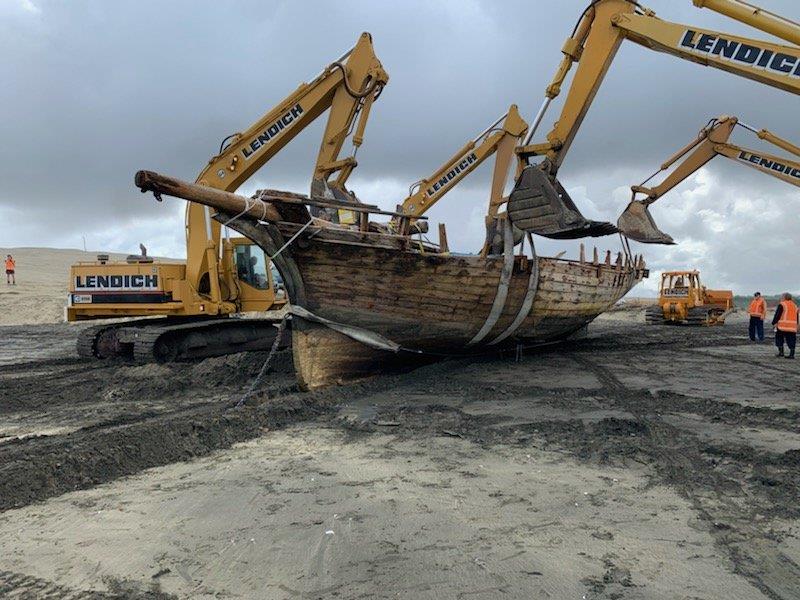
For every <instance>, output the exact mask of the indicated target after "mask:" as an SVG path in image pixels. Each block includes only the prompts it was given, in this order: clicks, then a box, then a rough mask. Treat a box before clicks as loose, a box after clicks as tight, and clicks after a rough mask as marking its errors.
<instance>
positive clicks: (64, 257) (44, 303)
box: [0, 248, 173, 326]
mask: <svg viewBox="0 0 800 600" xmlns="http://www.w3.org/2000/svg"><path fill="white" fill-rule="evenodd" d="M135 250H136V251H137V252H138V248H136V249H135ZM7 254H11V255H12V256H13V257H14V260H15V261H16V264H17V269H16V271H17V272H16V276H17V285H15V286H8V285H6V278H5V271H3V277H2V279H1V280H0V326H3V325H31V324H38V323H59V322H62V321H63V320H64V307H65V306H66V302H67V289H68V284H69V268H70V266H71V265H72V264H73V263H76V262H81V261H94V260H95V259H96V257H97V254H98V253H97V252H82V251H80V250H61V249H55V248H0V257H2V258H3V260H5V257H6V255H7ZM109 256H110V257H111V259H112V260H124V259H125V257H126V256H127V255H125V254H113V253H112V254H110V255H109ZM158 260H167V261H170V260H173V259H164V258H159V259H158Z"/></svg>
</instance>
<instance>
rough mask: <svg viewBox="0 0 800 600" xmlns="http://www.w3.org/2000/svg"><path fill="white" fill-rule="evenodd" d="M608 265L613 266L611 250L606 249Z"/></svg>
mask: <svg viewBox="0 0 800 600" xmlns="http://www.w3.org/2000/svg"><path fill="white" fill-rule="evenodd" d="M606 265H608V266H609V267H610V266H611V250H606Z"/></svg>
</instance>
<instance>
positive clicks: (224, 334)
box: [77, 318, 291, 363]
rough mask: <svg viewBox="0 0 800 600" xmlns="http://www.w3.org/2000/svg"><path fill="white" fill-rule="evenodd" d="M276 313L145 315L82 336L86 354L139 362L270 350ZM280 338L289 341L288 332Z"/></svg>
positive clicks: (80, 344) (82, 353) (81, 353)
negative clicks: (210, 316)
mask: <svg viewBox="0 0 800 600" xmlns="http://www.w3.org/2000/svg"><path fill="white" fill-rule="evenodd" d="M279 322H280V321H279V320H277V319H240V318H219V319H202V320H193V321H190V322H188V323H187V322H186V321H185V319H182V320H180V321H171V320H169V319H141V320H137V321H127V322H125V323H115V324H113V325H100V326H97V327H91V328H89V329H87V330H85V331H83V332H82V333H81V335H80V336H79V339H78V344H77V349H78V355H79V356H82V357H85V358H101V359H103V358H128V359H133V360H134V361H136V362H140V363H146V362H159V363H164V362H174V361H182V360H192V359H201V358H208V357H211V356H222V355H225V354H233V353H237V352H249V351H257V350H268V349H269V348H270V347H271V346H272V344H273V342H274V341H275V337H276V335H277V334H278V329H277V325H278V323H279ZM283 338H284V339H282V340H281V342H280V344H282V345H283V346H284V347H285V346H287V345H288V344H289V343H290V340H291V336H288V335H284V336H283Z"/></svg>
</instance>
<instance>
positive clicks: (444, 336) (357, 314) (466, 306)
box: [251, 224, 645, 388]
mask: <svg viewBox="0 0 800 600" xmlns="http://www.w3.org/2000/svg"><path fill="white" fill-rule="evenodd" d="M281 229H282V230H283V238H284V239H289V237H290V236H291V235H292V234H293V232H294V231H296V229H297V228H296V226H289V225H288V224H285V225H284V226H283V227H281ZM251 237H252V236H251ZM342 237H343V238H348V239H339V237H338V235H337V230H336V229H328V230H325V231H324V233H323V234H322V235H318V236H310V237H308V238H307V239H304V238H301V239H300V241H299V242H298V243H296V244H295V245H294V246H293V247H292V248H291V251H290V257H291V261H292V263H293V264H294V265H295V266H296V271H297V272H298V273H299V274H300V281H295V282H294V284H295V287H296V288H298V289H299V290H301V291H302V294H298V296H302V302H303V304H302V305H303V307H304V308H306V309H308V310H309V311H311V312H312V313H313V314H314V315H316V316H318V317H322V318H323V319H327V320H329V321H332V322H335V323H340V324H345V325H349V326H355V327H358V328H361V329H364V330H368V331H370V332H373V333H377V334H379V335H381V336H383V337H385V338H387V339H389V340H391V341H393V342H395V343H397V344H399V346H401V347H402V348H403V350H401V351H400V353H399V354H400V355H401V357H402V356H405V358H406V359H408V358H409V357H413V356H414V355H415V354H416V353H424V354H425V353H427V354H430V355H434V356H435V355H440V354H458V353H468V352H481V351H484V352H485V351H486V349H487V346H489V347H494V348H498V349H500V348H503V347H509V346H516V345H534V344H538V343H543V342H549V341H553V340H558V339H563V338H566V337H568V336H570V335H571V334H573V333H575V332H577V331H579V330H580V329H582V328H583V327H584V326H585V325H586V324H588V323H589V322H590V321H592V320H593V319H595V318H596V317H597V316H598V315H600V314H601V313H603V312H604V311H606V310H608V309H609V308H610V307H611V306H612V305H613V304H614V303H616V302H617V301H618V300H619V299H620V298H622V297H623V296H624V295H625V294H626V293H627V292H628V291H629V290H630V289H631V288H632V287H633V286H634V285H636V284H637V283H638V282H639V281H640V280H641V279H642V277H643V276H644V273H645V272H644V269H643V268H642V267H643V265H635V264H633V263H631V262H629V261H624V262H623V261H620V262H617V263H614V262H611V261H608V263H605V262H602V263H601V262H593V261H590V262H587V261H585V260H584V261H573V260H564V259H556V258H545V257H539V258H537V259H536V265H537V266H538V277H537V278H536V280H537V285H536V291H535V299H534V300H533V304H532V306H531V307H530V309H529V310H528V311H527V312H526V313H525V315H526V316H525V317H524V319H522V320H521V322H520V323H519V324H518V326H517V327H516V328H515V329H514V331H513V333H512V334H510V335H508V336H507V337H505V338H504V339H502V340H500V341H497V340H498V337H499V336H501V334H502V333H504V332H505V331H506V330H507V329H508V328H509V326H511V324H512V323H513V322H514V321H515V320H517V319H518V314H519V312H520V309H522V308H523V304H524V302H525V298H526V292H527V290H528V288H529V286H530V280H531V271H532V269H534V268H535V266H534V262H533V260H532V259H529V258H527V257H523V256H517V257H514V263H513V265H514V266H513V270H512V274H511V278H510V280H509V284H508V293H507V297H506V299H505V302H504V303H503V304H502V310H501V312H500V314H499V317H498V318H497V320H496V323H494V325H493V326H492V327H491V328H490V329H489V330H488V332H487V333H486V334H485V335H484V337H483V338H482V340H481V341H480V342H479V343H476V344H474V345H470V341H471V340H473V338H474V337H475V335H476V333H477V332H478V331H479V330H481V328H482V327H483V326H484V324H485V323H486V321H487V318H488V317H489V315H490V313H491V311H492V307H493V304H494V303H495V298H496V296H497V294H498V284H499V281H500V278H501V271H502V268H503V262H504V259H503V257H502V256H489V257H480V256H458V255H443V254H436V253H423V252H421V251H420V250H419V249H418V248H417V249H415V247H414V246H413V244H411V245H409V246H408V248H407V249H398V248H395V247H393V245H392V241H393V240H390V239H389V238H390V236H386V240H384V241H385V242H386V243H385V244H381V243H380V242H381V240H380V239H379V237H378V236H375V235H370V241H371V243H369V244H368V243H354V242H353V241H352V232H347V233H346V234H344V235H343V236H342ZM256 241H257V240H256ZM273 247H274V246H273ZM290 302H294V303H295V304H297V300H293V299H292V298H290ZM293 332H294V333H293V349H294V350H293V352H294V358H295V367H296V369H297V372H298V376H299V379H300V382H301V385H303V387H305V388H314V387H320V386H323V385H328V384H330V383H333V382H341V381H346V380H349V379H354V378H359V377H363V376H365V375H367V374H370V373H374V372H375V371H376V370H379V369H381V368H382V367H383V366H385V365H386V364H387V363H388V362H394V361H395V360H396V359H397V355H396V354H393V353H391V352H386V351H382V350H376V349H374V348H371V347H368V346H366V345H364V344H362V343H360V342H356V341H354V340H353V339H351V338H349V337H348V336H346V335H343V334H341V333H339V332H337V331H334V330H332V329H330V328H329V327H326V326H324V325H320V324H318V323H312V322H309V321H307V320H305V319H302V318H297V317H295V326H294V327H293Z"/></svg>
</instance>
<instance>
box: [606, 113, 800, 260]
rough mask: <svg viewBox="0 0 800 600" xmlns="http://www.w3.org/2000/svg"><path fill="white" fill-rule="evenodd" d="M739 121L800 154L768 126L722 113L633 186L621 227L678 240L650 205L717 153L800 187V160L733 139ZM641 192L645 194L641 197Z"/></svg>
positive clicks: (641, 235)
mask: <svg viewBox="0 0 800 600" xmlns="http://www.w3.org/2000/svg"><path fill="white" fill-rule="evenodd" d="M737 125H739V126H741V127H744V128H745V129H747V130H749V131H751V132H753V133H755V134H756V135H757V136H758V137H759V138H760V139H762V140H765V141H768V142H770V143H772V144H774V145H776V146H778V147H780V148H783V149H784V150H787V151H789V152H791V153H792V154H794V155H795V156H800V148H798V147H797V146H795V145H794V144H792V143H791V142H789V141H787V140H784V139H782V138H780V137H778V136H777V135H775V134H773V133H771V132H769V131H767V130H766V129H760V130H758V129H755V128H753V127H750V126H749V125H746V124H744V123H741V122H740V121H739V120H738V119H737V118H736V117H729V116H722V117H718V118H716V119H712V120H711V121H709V123H708V125H706V126H705V127H704V128H703V129H701V130H700V133H699V134H698V136H697V137H696V138H695V139H694V140H692V141H691V142H690V143H689V144H687V145H686V146H684V147H683V148H681V149H680V150H679V151H678V152H676V153H675V154H673V155H672V156H671V157H670V158H669V159H667V160H666V161H665V162H664V163H663V164H662V165H661V167H660V168H659V170H658V171H656V172H655V173H654V174H653V175H651V176H650V177H648V178H647V179H646V180H645V181H644V182H643V183H641V184H640V185H634V186H631V191H632V192H633V195H632V198H631V202H630V204H629V205H628V207H627V208H626V209H625V210H624V211H623V213H622V215H620V218H619V220H618V221H617V227H618V228H619V230H620V231H621V232H622V233H623V234H625V235H626V236H628V237H629V238H630V239H632V240H636V241H639V242H643V243H646V244H672V243H674V242H673V240H672V237H670V236H669V235H667V234H665V233H663V232H662V231H660V230H659V229H658V227H657V226H656V224H655V221H654V220H653V217H652V215H651V214H650V211H649V209H648V207H649V206H650V205H651V204H652V203H653V202H655V201H656V200H658V199H659V198H661V197H662V196H663V195H664V194H666V193H667V192H669V191H670V190H672V189H673V188H674V187H675V186H676V185H678V184H679V183H681V182H682V181H684V180H685V179H687V178H688V177H690V176H691V175H693V174H694V173H695V172H697V170H698V169H700V168H701V167H703V166H704V165H705V164H706V163H708V162H709V161H710V160H711V159H713V158H715V157H716V156H725V157H727V158H729V159H731V160H733V161H735V162H737V163H739V164H743V165H746V166H748V167H751V168H754V169H756V170H758V171H761V172H762V173H766V174H767V175H772V176H773V177H777V178H778V179H781V180H783V181H785V182H787V183H791V184H793V185H796V186H798V187H800V162H797V161H795V160H789V159H786V158H782V157H779V156H775V155H772V154H768V153H765V152H760V151H754V150H749V149H747V148H742V147H741V146H737V145H736V144H732V143H730V142H729V141H728V140H729V138H730V136H731V134H732V133H733V131H734V129H735V128H736V126H737ZM681 159H682V160H681ZM678 161H681V162H680V163H678ZM676 164H677V166H675V165H676ZM672 167H674V169H673V170H672V171H671V172H670V173H669V174H668V175H667V176H666V177H665V178H664V179H663V180H662V181H661V183H659V184H658V185H654V186H652V187H647V186H646V185H645V184H647V182H648V181H650V180H651V179H653V178H654V177H655V176H656V175H658V174H659V173H662V172H663V171H666V170H668V169H671V168H672ZM639 194H642V195H644V196H645V197H644V198H643V199H641V200H640V199H637V195H639Z"/></svg>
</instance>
